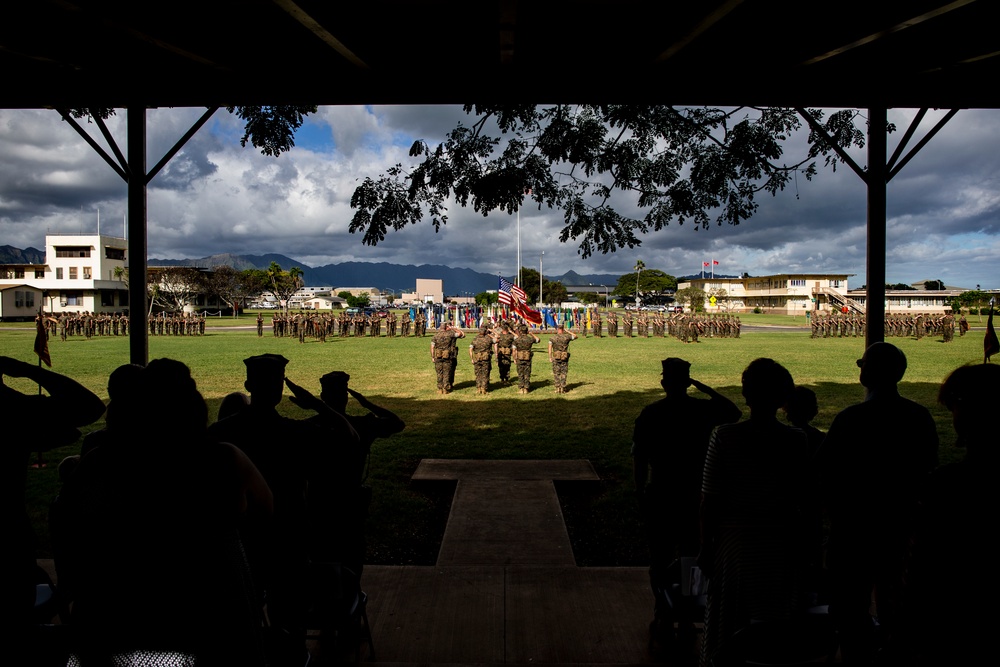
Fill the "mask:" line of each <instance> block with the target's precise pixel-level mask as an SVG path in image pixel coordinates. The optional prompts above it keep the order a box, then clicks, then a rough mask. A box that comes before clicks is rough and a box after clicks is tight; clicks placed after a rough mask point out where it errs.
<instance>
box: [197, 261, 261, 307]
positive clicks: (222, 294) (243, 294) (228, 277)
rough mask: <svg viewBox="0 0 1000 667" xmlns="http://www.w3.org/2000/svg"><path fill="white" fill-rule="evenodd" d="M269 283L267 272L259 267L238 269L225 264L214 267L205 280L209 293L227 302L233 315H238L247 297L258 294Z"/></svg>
mask: <svg viewBox="0 0 1000 667" xmlns="http://www.w3.org/2000/svg"><path fill="white" fill-rule="evenodd" d="M269 284H270V283H269V279H268V276H267V273H266V272H265V271H262V270H261V269H246V270H245V271H239V270H237V269H235V268H233V267H231V266H225V265H224V266H218V267H216V268H215V270H213V271H212V272H211V273H209V274H208V275H207V276H206V280H205V285H206V289H207V290H208V292H209V294H211V295H212V296H216V297H218V298H219V299H220V300H222V301H224V302H226V303H227V304H229V307H230V308H232V310H233V317H239V311H240V308H242V307H243V306H244V304H245V303H246V301H247V299H250V298H252V297H256V296H259V295H260V293H261V292H263V291H264V290H266V289H267V288H268V286H269Z"/></svg>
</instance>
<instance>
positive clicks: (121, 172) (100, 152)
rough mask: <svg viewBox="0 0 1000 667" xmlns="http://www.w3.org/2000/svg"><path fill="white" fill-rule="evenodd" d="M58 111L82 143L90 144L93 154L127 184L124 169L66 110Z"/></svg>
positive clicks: (126, 175)
mask: <svg viewBox="0 0 1000 667" xmlns="http://www.w3.org/2000/svg"><path fill="white" fill-rule="evenodd" d="M58 111H59V115H60V116H62V117H63V120H64V121H66V122H67V123H69V125H70V127H72V128H73V129H74V130H76V133H77V134H79V135H80V136H81V137H83V140H84V141H86V142H87V143H88V144H90V147H91V148H93V149H94V152H96V153H97V154H98V155H100V156H101V158H103V160H104V161H105V162H107V163H108V165H109V166H110V167H111V168H112V169H114V170H115V173H116V174H118V175H119V176H121V178H122V180H123V181H125V182H126V183H128V172H127V171H126V170H125V169H123V168H122V167H120V166H119V165H118V164H117V163H116V162H115V160H114V158H112V157H111V156H110V155H108V152H107V151H106V150H104V147H103V146H101V145H100V144H99V143H97V142H96V141H95V140H94V138H93V137H92V136H90V133H89V132H87V131H86V130H85V129H83V128H82V127H80V124H79V123H78V122H76V119H75V118H73V117H72V116H71V115H70V114H69V111H68V110H66V109H59V110H58Z"/></svg>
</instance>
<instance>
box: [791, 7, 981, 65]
mask: <svg viewBox="0 0 1000 667" xmlns="http://www.w3.org/2000/svg"><path fill="white" fill-rule="evenodd" d="M975 1H976V0H954V1H953V2H949V3H948V4H946V5H944V6H941V7H938V8H937V9H932V10H931V11H929V12H924V13H923V14H920V15H919V16H914V17H913V18H910V19H906V20H904V21H900V22H899V23H897V24H895V25H892V26H889V27H888V28H885V29H883V30H879V31H878V32H874V33H872V34H870V35H866V36H864V37H861V38H860V39H856V40H854V41H852V42H849V43H847V44H844V45H843V46H838V47H836V48H834V49H830V50H829V51H826V52H825V53H821V54H820V55H818V56H814V57H812V58H809V59H808V60H806V61H804V62H802V63H800V65H801V66H808V65H815V64H816V63H819V62H822V61H824V60H827V59H829V58H834V57H836V56H841V55H843V54H845V53H847V52H848V51H851V50H853V49H856V48H859V47H862V46H866V45H868V44H871V43H873V42H876V41H878V40H880V39H883V38H885V37H888V36H889V35H892V34H895V33H897V32H901V31H903V30H906V29H907V28H912V27H914V26H916V25H919V24H921V23H923V22H924V21H929V20H931V19H935V18H938V17H940V16H943V15H944V14H947V13H948V12H951V11H953V10H956V9H959V8H961V7H964V6H965V5H968V4H970V3H973V2H975Z"/></svg>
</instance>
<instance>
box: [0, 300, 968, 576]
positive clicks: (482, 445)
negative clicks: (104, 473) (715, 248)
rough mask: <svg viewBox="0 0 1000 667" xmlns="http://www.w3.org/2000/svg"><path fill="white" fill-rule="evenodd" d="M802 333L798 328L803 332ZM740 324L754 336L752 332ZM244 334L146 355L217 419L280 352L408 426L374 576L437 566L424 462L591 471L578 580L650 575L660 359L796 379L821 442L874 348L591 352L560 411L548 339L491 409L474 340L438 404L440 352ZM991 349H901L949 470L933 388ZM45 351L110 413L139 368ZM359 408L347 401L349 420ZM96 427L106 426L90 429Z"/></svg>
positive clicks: (590, 342)
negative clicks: (189, 378)
mask: <svg viewBox="0 0 1000 667" xmlns="http://www.w3.org/2000/svg"><path fill="white" fill-rule="evenodd" d="M783 319H784V318H783ZM787 319H788V320H791V318H787ZM252 321H253V318H252V316H250V317H244V318H243V319H242V320H241V321H240V322H239V323H240V324H242V325H243V326H244V327H245V326H247V325H250V324H252ZM753 321H754V323H758V322H761V321H762V320H761V319H759V318H753ZM803 321H804V320H803V319H802V318H798V322H799V323H800V324H801V323H803ZM744 323H745V324H746V323H748V320H747V319H744ZM775 323H776V324H782V325H787V324H791V322H787V321H777V320H775ZM972 323H973V324H974V325H975V324H977V323H976V322H972ZM217 324H218V325H226V326H219V327H217V326H216V325H217ZM233 324H234V322H233V321H232V320H228V319H225V318H223V319H221V320H219V321H218V322H216V321H214V320H210V321H209V322H208V325H209V329H208V331H207V333H206V335H205V336H163V337H152V338H150V341H149V356H150V359H154V358H157V357H171V358H175V359H179V360H181V361H183V362H185V363H187V364H188V365H189V366H190V367H191V369H192V373H193V375H194V377H195V379H196V381H197V383H198V387H199V389H200V390H201V392H202V394H203V395H204V397H205V398H206V400H207V401H208V403H209V414H210V415H211V416H212V417H213V418H214V415H215V414H216V412H217V410H218V404H219V401H220V400H221V398H222V397H223V396H224V395H225V394H226V393H229V392H232V391H241V390H242V389H243V380H244V365H243V362H242V360H243V359H244V358H245V357H249V356H251V355H255V354H262V353H266V352H270V353H276V354H282V355H284V356H285V357H287V358H288V359H289V360H290V363H289V364H288V368H287V371H286V374H287V376H288V377H289V378H290V379H291V380H293V381H295V382H296V383H298V384H300V385H302V386H304V387H306V388H307V389H309V390H311V391H313V392H315V393H316V394H318V393H319V377H320V376H321V375H323V374H324V373H326V372H328V371H331V370H343V371H346V372H348V373H350V375H351V383H350V384H351V387H352V388H354V389H355V390H357V391H359V392H361V393H362V394H364V395H365V396H366V397H367V398H369V399H370V400H372V401H373V402H375V403H377V404H379V405H382V406H384V407H387V408H389V409H390V410H392V411H394V412H396V413H397V414H398V415H399V416H400V417H401V418H402V419H403V420H404V421H405V422H406V430H404V431H403V432H402V433H400V434H398V435H396V436H393V437H392V438H390V439H387V440H379V441H377V442H376V444H375V446H374V448H373V451H372V456H371V471H370V476H369V479H368V483H369V484H370V485H371V486H372V488H373V502H372V508H371V514H370V518H369V555H368V561H369V562H371V563H378V564H400V565H408V564H433V563H434V560H435V558H436V553H437V546H438V542H439V541H440V537H441V532H442V531H443V528H444V522H445V520H446V518H447V512H448V507H449V503H450V499H451V492H452V490H453V485H451V484H449V483H445V482H442V483H439V485H437V484H435V485H430V486H426V485H422V486H415V485H413V484H411V482H410V476H411V474H412V473H413V471H414V469H415V468H416V466H417V463H418V462H419V461H420V460H421V459H423V458H466V459H560V458H574V459H578V458H582V459H589V460H590V461H591V462H592V463H593V465H594V467H595V469H596V470H597V472H598V474H599V475H600V476H601V479H602V481H601V482H600V483H594V484H593V485H592V486H587V485H586V484H584V485H583V486H582V488H578V487H574V488H573V489H565V488H560V494H561V499H562V501H563V509H564V513H565V515H566V521H567V525H568V527H569V530H570V535H571V538H572V540H573V543H574V550H575V554H576V558H577V561H578V564H580V565H598V566H600V565H641V564H644V563H645V562H646V560H645V559H646V554H645V551H644V546H643V540H642V538H641V534H640V532H639V523H638V514H637V511H636V507H635V503H634V500H633V497H632V491H633V484H632V477H631V457H630V455H629V447H630V443H631V434H632V423H633V421H634V419H635V417H636V415H638V413H639V411H640V410H641V409H642V408H643V406H645V405H647V404H649V403H651V402H653V401H655V400H658V399H659V398H661V397H662V396H663V392H662V390H661V389H660V387H659V379H660V375H659V374H660V360H661V359H663V358H665V357H669V356H677V357H682V358H684V359H687V360H688V361H690V362H691V364H692V369H691V375H692V377H694V378H696V379H698V380H700V381H702V382H704V383H706V384H708V385H710V386H713V387H715V388H717V389H718V390H719V391H721V392H722V393H723V394H725V395H726V396H728V397H730V398H731V399H732V400H734V401H735V402H736V403H737V405H740V406H741V407H744V408H745V405H744V404H743V402H742V398H741V396H740V374H741V372H742V371H743V369H744V368H745V367H746V365H747V364H748V363H749V362H750V361H751V360H753V359H755V358H757V357H771V358H773V359H775V360H777V361H778V362H780V363H782V364H783V365H785V366H786V367H787V368H788V370H789V371H790V372H791V374H792V376H793V377H794V378H795V381H796V382H797V383H798V384H802V385H805V386H808V387H810V388H812V389H813V390H814V391H815V392H816V394H817V396H818V398H819V404H820V414H819V416H818V417H817V419H816V420H815V421H814V425H816V426H818V427H819V428H821V429H824V430H825V429H827V428H828V427H829V425H830V422H831V421H832V419H833V417H834V416H835V415H836V414H837V412H838V411H839V410H841V409H842V408H844V407H846V406H847V405H850V404H852V403H855V402H858V401H860V400H861V399H862V398H863V390H862V388H861V387H860V385H859V384H858V382H857V379H858V369H857V367H856V365H855V360H856V359H858V358H859V357H860V356H861V354H862V353H863V351H864V341H863V339H861V338H843V339H839V338H830V339H817V340H813V339H811V338H810V336H809V330H808V328H788V329H775V330H769V331H766V332H763V331H762V332H757V331H751V332H746V333H744V335H743V336H742V337H741V338H739V339H721V338H715V339H712V338H702V339H701V342H700V343H697V344H693V343H692V344H684V343H681V342H679V341H677V340H675V339H670V338H666V339H664V338H646V339H639V338H633V339H624V338H618V339H610V338H606V337H605V338H603V339H597V338H593V337H590V338H582V337H581V338H580V339H578V340H577V341H575V342H574V343H573V344H572V346H571V348H570V351H571V353H572V357H571V360H570V368H569V380H568V385H567V390H568V393H567V394H565V395H556V394H555V393H554V391H553V384H552V373H551V368H550V365H549V364H548V363H547V358H546V353H545V345H546V337H547V336H546V335H544V334H543V335H541V339H542V340H541V343H539V344H538V345H536V346H535V350H536V355H535V359H534V369H533V375H532V391H531V393H530V394H528V395H527V396H524V395H520V394H518V390H517V386H516V382H515V383H514V384H511V385H509V386H500V385H499V384H498V383H496V379H497V372H496V368H495V366H494V371H493V376H492V380H493V381H494V384H493V386H492V388H491V392H490V393H489V394H488V395H486V396H478V395H477V394H476V393H475V381H474V377H473V373H472V364H471V362H470V360H469V354H468V342H469V341H470V340H471V336H472V334H470V335H469V336H467V338H466V339H463V340H460V341H459V346H460V355H459V363H458V370H457V373H456V386H455V391H454V392H453V393H452V394H450V395H448V396H439V395H437V393H436V391H435V379H434V369H433V365H432V363H431V358H430V341H431V338H430V336H427V337H425V338H422V339H415V338H407V339H402V338H394V339H390V338H378V339H373V338H336V337H334V338H328V339H327V341H326V343H320V342H318V341H316V340H307V341H306V342H305V343H304V344H301V343H299V342H298V339H295V338H274V337H273V336H272V335H271V333H270V330H269V327H267V328H266V329H265V335H264V337H263V338H258V337H257V335H256V332H255V331H254V330H253V329H247V328H242V327H234V326H232V325H233ZM33 334H34V329H33V328H32V327H30V325H29V326H25V325H20V326H11V325H6V324H5V325H0V355H5V356H10V357H14V358H17V359H20V360H23V361H28V362H30V363H36V362H37V358H36V357H35V355H34V354H33V352H32V342H33V339H34V335H33ZM982 341H983V333H982V329H979V330H974V331H972V332H971V333H970V334H968V335H966V336H965V337H956V338H955V340H954V341H953V342H951V343H947V344H945V343H943V342H941V339H940V337H937V338H924V339H922V340H919V341H918V340H915V339H912V338H893V339H891V340H890V342H892V343H894V344H895V345H897V346H899V347H900V348H901V349H902V350H903V351H904V352H905V353H906V355H907V357H908V360H909V369H908V371H907V374H906V377H905V378H904V382H903V383H902V384H901V385H900V388H901V393H903V395H905V396H907V397H909V398H912V399H914V400H916V401H918V402H920V403H922V404H923V405H925V406H927V407H928V408H929V409H930V410H931V412H932V414H933V415H934V417H935V419H936V420H937V426H938V433H939V435H940V438H941V443H942V445H941V460H942V462H946V461H949V460H953V459H954V458H956V457H958V456H960V455H961V454H960V452H958V451H957V450H955V449H954V447H953V442H954V435H953V431H952V428H951V424H950V415H949V413H947V411H945V410H944V409H943V408H942V407H941V406H939V405H938V404H937V402H936V395H937V388H938V386H939V384H940V383H941V381H942V379H944V377H945V376H946V375H947V374H948V373H949V372H950V371H951V370H953V369H954V368H956V367H958V366H961V365H963V364H967V363H978V362H981V361H982ZM49 349H50V351H51V356H52V366H53V367H52V370H54V371H57V372H59V373H64V374H66V375H69V376H71V377H73V378H75V379H77V380H79V381H80V382H82V383H83V384H84V385H86V386H87V387H89V388H90V389H92V390H93V391H94V392H96V393H97V394H98V395H99V396H102V397H103V398H105V399H106V398H107V390H106V383H107V378H108V375H109V374H110V373H111V371H112V370H114V369H115V368H116V367H117V366H119V365H121V364H123V363H126V362H127V361H128V340H127V339H126V338H124V337H118V338H113V337H105V338H97V337H95V338H92V339H90V340H87V339H85V338H83V337H73V338H70V339H69V340H68V341H66V342H65V343H64V342H61V341H60V340H58V338H54V339H53V340H51V341H50V343H49ZM4 382H6V383H7V384H9V385H10V386H14V387H15V388H17V389H19V390H21V391H23V392H26V393H33V392H36V391H37V387H36V386H35V385H33V384H30V383H25V382H23V381H21V380H19V379H11V378H4ZM692 391H693V390H692ZM287 393H288V392H287V391H286V395H287ZM356 408H357V404H356V403H355V402H354V401H351V403H350V404H349V410H352V409H356ZM281 409H282V410H283V411H284V412H286V413H287V414H289V415H290V416H296V417H301V416H306V414H305V413H303V411H301V410H300V409H299V408H297V407H296V406H294V405H293V404H291V403H290V402H288V401H287V400H286V401H284V402H283V403H282V405H281ZM13 417H14V416H13V415H10V416H8V418H13ZM145 418H146V420H147V422H148V425H149V428H150V429H157V430H169V429H170V428H171V415H169V414H164V413H162V412H160V411H158V410H157V402H156V396H155V395H154V396H150V397H148V403H147V409H146V415H145ZM684 418H685V415H676V416H675V417H674V418H673V419H672V420H670V421H666V422H664V424H663V425H662V426H663V433H664V439H668V438H669V436H670V431H671V428H672V426H673V424H674V423H676V421H679V420H681V419H684ZM884 418H885V419H886V420H892V419H893V418H894V416H893V415H888V414H887V415H885V416H884ZM101 426H102V423H100V422H99V423H97V424H95V425H93V426H92V427H88V429H90V428H100V427H101ZM45 429H46V426H45V424H39V425H38V438H39V439H40V440H43V441H44V438H45ZM183 437H184V434H183V433H178V434H177V438H178V440H180V439H181V438H183ZM141 445H142V443H136V446H141ZM78 449H79V447H78V445H76V446H71V447H65V448H61V449H58V450H55V451H52V452H48V453H46V454H45V455H44V462H45V464H46V466H45V467H43V468H39V469H33V470H31V471H29V475H28V478H29V481H28V483H29V489H28V495H29V507H30V510H31V513H32V518H33V520H34V522H35V525H36V530H37V531H38V533H39V536H40V551H39V555H40V556H48V555H49V553H50V546H49V541H48V536H47V530H46V528H45V516H46V512H47V505H48V503H49V502H50V501H51V499H52V498H53V497H54V496H55V494H56V493H58V479H57V474H56V464H58V462H59V461H60V460H61V459H62V458H63V457H64V456H66V455H69V454H73V453H76V452H77V451H78ZM192 464H193V465H196V464H197V462H192ZM136 474H142V471H138V470H137V471H136Z"/></svg>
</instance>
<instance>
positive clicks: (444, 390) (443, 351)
mask: <svg viewBox="0 0 1000 667" xmlns="http://www.w3.org/2000/svg"><path fill="white" fill-rule="evenodd" d="M459 338H465V332H464V331H462V330H461V329H458V328H454V327H452V326H451V325H450V324H448V323H447V322H444V323H443V324H442V325H441V328H440V329H439V330H438V332H437V333H436V334H434V337H433V338H431V360H432V361H433V362H434V372H435V374H436V375H437V393H439V394H442V395H444V394H450V393H451V388H452V386H453V385H454V384H455V367H456V366H458V340H457V339H459Z"/></svg>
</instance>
